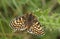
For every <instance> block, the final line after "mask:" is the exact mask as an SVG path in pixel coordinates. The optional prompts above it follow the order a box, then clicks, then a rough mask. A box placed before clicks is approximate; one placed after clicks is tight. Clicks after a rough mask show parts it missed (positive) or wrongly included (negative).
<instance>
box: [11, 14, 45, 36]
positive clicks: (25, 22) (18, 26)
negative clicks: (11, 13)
mask: <svg viewBox="0 0 60 39" xmlns="http://www.w3.org/2000/svg"><path fill="white" fill-rule="evenodd" d="M10 27H12V29H14V30H19V31H27V32H28V33H31V34H35V35H41V34H44V30H43V27H42V26H41V24H40V23H39V21H38V20H37V18H36V16H35V15H33V14H32V13H27V14H25V15H23V16H19V17H17V18H15V19H13V20H12V21H11V22H10Z"/></svg>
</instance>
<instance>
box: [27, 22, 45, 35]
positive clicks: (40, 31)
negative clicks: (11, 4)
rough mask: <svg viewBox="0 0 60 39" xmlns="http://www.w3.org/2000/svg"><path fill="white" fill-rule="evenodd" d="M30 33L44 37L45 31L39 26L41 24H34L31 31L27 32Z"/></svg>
mask: <svg viewBox="0 0 60 39" xmlns="http://www.w3.org/2000/svg"><path fill="white" fill-rule="evenodd" d="M27 32H28V33H31V34H35V35H43V34H44V30H43V27H41V25H40V24H39V22H36V23H34V24H33V25H32V26H31V27H30V28H29V30H28V31H27Z"/></svg>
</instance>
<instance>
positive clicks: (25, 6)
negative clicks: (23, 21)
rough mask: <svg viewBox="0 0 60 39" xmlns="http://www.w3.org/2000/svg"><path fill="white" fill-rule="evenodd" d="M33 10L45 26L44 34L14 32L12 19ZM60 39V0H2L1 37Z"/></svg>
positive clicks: (13, 38) (10, 38)
mask: <svg viewBox="0 0 60 39" xmlns="http://www.w3.org/2000/svg"><path fill="white" fill-rule="evenodd" d="M29 12H33V14H35V15H36V16H37V17H38V20H39V22H40V23H41V24H42V26H44V27H45V28H44V29H45V35H44V36H31V35H28V34H21V33H14V32H12V29H11V28H10V27H9V23H10V21H11V19H13V18H15V17H16V16H21V15H23V14H25V13H29ZM29 37H30V38H31V39H60V0H0V39H28V38H29Z"/></svg>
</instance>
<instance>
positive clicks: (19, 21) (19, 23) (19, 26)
mask: <svg viewBox="0 0 60 39" xmlns="http://www.w3.org/2000/svg"><path fill="white" fill-rule="evenodd" d="M10 27H11V28H12V29H14V30H20V31H23V30H25V29H26V28H27V26H26V25H25V19H24V18H23V16H22V17H17V18H15V19H13V20H12V21H11V22H10Z"/></svg>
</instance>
